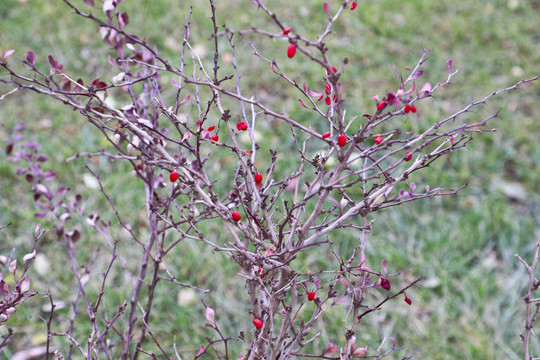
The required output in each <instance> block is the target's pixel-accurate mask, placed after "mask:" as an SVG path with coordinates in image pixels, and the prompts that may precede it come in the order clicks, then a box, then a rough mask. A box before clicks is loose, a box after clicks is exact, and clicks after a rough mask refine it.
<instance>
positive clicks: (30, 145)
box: [23, 141, 39, 149]
mask: <svg viewBox="0 0 540 360" xmlns="http://www.w3.org/2000/svg"><path fill="white" fill-rule="evenodd" d="M23 146H24V147H26V148H29V149H36V148H37V147H38V146H39V144H38V143H37V142H35V141H30V142H27V143H26V144H24V145H23Z"/></svg>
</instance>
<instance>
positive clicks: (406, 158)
mask: <svg viewBox="0 0 540 360" xmlns="http://www.w3.org/2000/svg"><path fill="white" fill-rule="evenodd" d="M411 159H412V154H411V152H410V151H407V152H406V153H405V158H404V160H405V161H411Z"/></svg>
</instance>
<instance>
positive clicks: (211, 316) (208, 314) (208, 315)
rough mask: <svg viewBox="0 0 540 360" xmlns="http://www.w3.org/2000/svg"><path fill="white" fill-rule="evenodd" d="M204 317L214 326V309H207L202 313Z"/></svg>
mask: <svg viewBox="0 0 540 360" xmlns="http://www.w3.org/2000/svg"><path fill="white" fill-rule="evenodd" d="M204 316H205V317H206V320H208V321H210V322H211V323H212V324H215V313H214V309H212V308H211V307H207V308H206V310H205V311H204Z"/></svg>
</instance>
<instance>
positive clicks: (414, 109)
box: [411, 105, 416, 113]
mask: <svg viewBox="0 0 540 360" xmlns="http://www.w3.org/2000/svg"><path fill="white" fill-rule="evenodd" d="M411 111H412V112H413V113H415V112H416V106H414V105H411Z"/></svg>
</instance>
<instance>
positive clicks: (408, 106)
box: [404, 104, 411, 114]
mask: <svg viewBox="0 0 540 360" xmlns="http://www.w3.org/2000/svg"><path fill="white" fill-rule="evenodd" d="M404 110H405V114H408V113H409V112H410V111H411V105H409V104H407V105H405V109H404Z"/></svg>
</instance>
